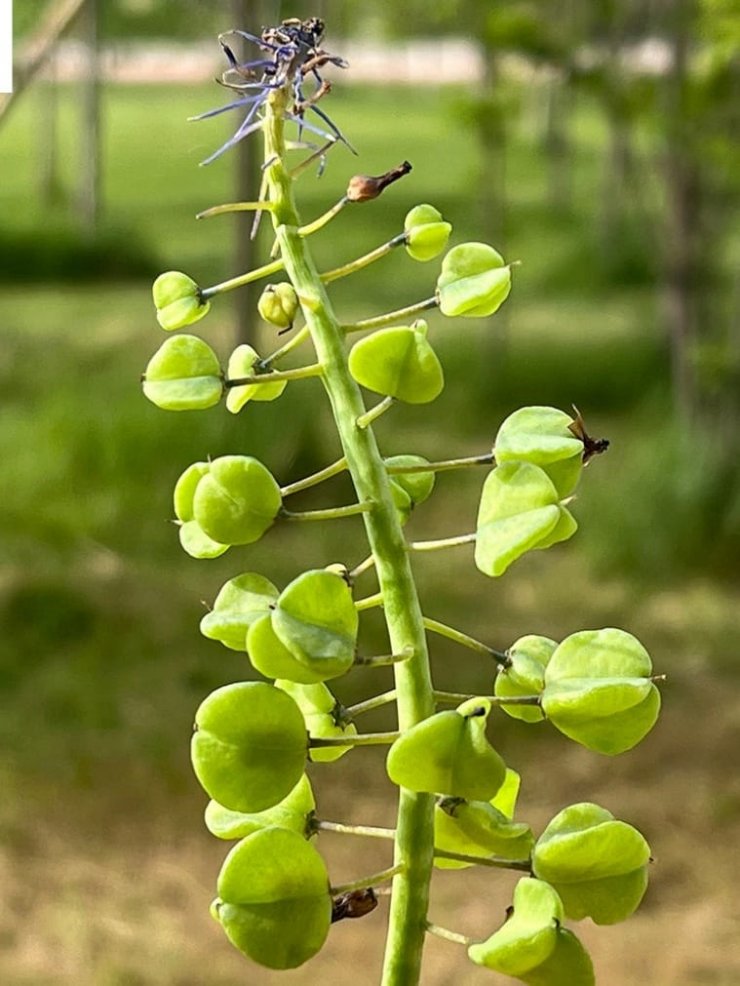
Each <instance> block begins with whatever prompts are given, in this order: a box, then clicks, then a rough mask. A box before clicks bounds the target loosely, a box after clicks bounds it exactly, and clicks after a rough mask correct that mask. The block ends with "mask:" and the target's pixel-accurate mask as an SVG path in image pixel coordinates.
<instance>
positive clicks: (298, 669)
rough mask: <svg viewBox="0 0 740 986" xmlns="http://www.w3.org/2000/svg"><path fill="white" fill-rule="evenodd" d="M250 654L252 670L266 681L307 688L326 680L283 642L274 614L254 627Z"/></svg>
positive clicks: (256, 621)
mask: <svg viewBox="0 0 740 986" xmlns="http://www.w3.org/2000/svg"><path fill="white" fill-rule="evenodd" d="M247 652H248V653H249V660H250V661H251V662H252V667H254V668H255V670H257V671H259V673H260V674H263V675H264V676H265V677H266V678H281V679H287V680H289V681H297V682H299V683H300V684H304V685H313V684H315V683H316V682H317V681H323V677H322V675H321V673H320V672H319V671H316V670H314V669H313V668H312V667H308V666H307V665H305V664H303V663H302V662H301V661H299V660H297V659H296V658H295V657H294V656H293V654H291V652H290V651H289V650H288V648H287V647H286V646H285V645H284V644H283V643H282V641H281V640H280V638H279V637H278V636H277V635H276V633H275V630H274V627H273V625H272V613H266V614H265V615H264V616H260V617H259V618H258V619H256V620H255V621H254V623H252V625H251V626H250V628H249V632H248V633H247ZM329 677H332V676H331V675H329Z"/></svg>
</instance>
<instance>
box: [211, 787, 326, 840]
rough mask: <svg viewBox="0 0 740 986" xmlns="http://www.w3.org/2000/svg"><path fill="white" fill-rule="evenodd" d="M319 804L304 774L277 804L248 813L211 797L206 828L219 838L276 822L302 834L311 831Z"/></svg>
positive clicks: (234, 836) (236, 836) (240, 835)
mask: <svg viewBox="0 0 740 986" xmlns="http://www.w3.org/2000/svg"><path fill="white" fill-rule="evenodd" d="M315 808H316V801H315V800H314V796H313V791H312V790H311V782H310V781H309V779H308V777H307V776H306V775H305V774H304V775H303V777H301V779H300V780H299V781H298V783H297V784H296V786H295V787H294V788H293V790H292V791H291V792H290V793H289V794H287V795H286V796H285V797H284V798H283V800H282V801H278V803H277V804H276V805H275V806H274V807H273V808H266V809H265V810H264V811H258V812H254V813H253V814H248V813H247V812H243V811H232V810H231V809H230V808H224V806H223V805H220V804H219V803H218V801H213V800H211V801H209V802H208V804H207V806H206V812H205V823H206V828H207V829H208V831H209V832H210V833H211V835H215V836H216V838H217V839H244V838H245V837H246V836H248V835H251V834H252V832H259V830H260V829H266V828H270V827H272V826H276V827H277V828H281V829H290V830H291V831H293V832H297V833H298V834H299V835H303V836H306V835H307V834H308V832H309V819H310V817H311V815H312V813H313V812H314V810H315Z"/></svg>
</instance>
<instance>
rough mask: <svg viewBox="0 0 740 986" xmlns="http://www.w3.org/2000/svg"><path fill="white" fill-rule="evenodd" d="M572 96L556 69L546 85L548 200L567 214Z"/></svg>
mask: <svg viewBox="0 0 740 986" xmlns="http://www.w3.org/2000/svg"><path fill="white" fill-rule="evenodd" d="M570 97H571V94H570V90H569V87H568V81H567V78H566V75H565V73H564V72H563V71H561V70H560V69H555V70H554V71H553V74H552V78H551V79H550V80H549V82H548V84H547V110H546V112H547V116H546V122H545V155H546V157H547V165H548V167H547V197H548V201H549V203H550V208H551V209H553V210H554V211H555V212H559V213H564V212H566V211H567V210H568V208H569V207H570V201H571V182H570V178H571V175H570V170H571V154H570V141H569V138H568V116H569V110H570V102H571V98H570Z"/></svg>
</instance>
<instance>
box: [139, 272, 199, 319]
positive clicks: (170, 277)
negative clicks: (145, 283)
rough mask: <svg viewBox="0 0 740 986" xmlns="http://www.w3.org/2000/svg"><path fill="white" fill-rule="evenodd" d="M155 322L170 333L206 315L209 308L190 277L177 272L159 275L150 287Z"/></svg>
mask: <svg viewBox="0 0 740 986" xmlns="http://www.w3.org/2000/svg"><path fill="white" fill-rule="evenodd" d="M152 297H153V298H154V306H155V308H156V309H157V321H158V322H159V324H160V325H161V326H162V328H163V329H166V330H167V331H168V332H171V331H172V330H173V329H183V328H185V326H186V325H192V324H193V322H197V321H198V320H199V319H201V318H203V316H204V315H207V314H208V310H209V308H210V307H211V303H210V302H209V301H205V300H204V298H203V296H202V294H201V290H200V288H199V287H198V285H197V284H196V283H195V281H194V280H193V279H192V277H188V275H187V274H183V273H181V272H180V271H177V270H169V271H167V272H166V273H164V274H160V275H159V277H158V278H157V279H156V281H155V282H154V284H153V286H152Z"/></svg>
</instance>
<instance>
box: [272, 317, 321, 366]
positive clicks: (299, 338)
mask: <svg viewBox="0 0 740 986" xmlns="http://www.w3.org/2000/svg"><path fill="white" fill-rule="evenodd" d="M310 338H311V333H310V332H309V331H308V328H307V327H306V326H305V325H304V326H303V328H302V329H300V330H299V331H298V332H296V334H295V335H294V336H293V338H292V339H289V340H288V342H286V343H285V345H284V346H281V347H280V349H276V350H275V352H274V353H272V354H271V355H270V356H265V358H264V359H263V360H262V361H261V366H262V367H263V368H264V369H267V367H268V366H271V365H272V364H273V363H276V362H277V361H278V360H279V359H282V358H283V356H287V355H288V353H292V352H293V350H294V349H297V348H298V346H300V344H301V343H302V342H305V341H306V339H310Z"/></svg>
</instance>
